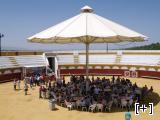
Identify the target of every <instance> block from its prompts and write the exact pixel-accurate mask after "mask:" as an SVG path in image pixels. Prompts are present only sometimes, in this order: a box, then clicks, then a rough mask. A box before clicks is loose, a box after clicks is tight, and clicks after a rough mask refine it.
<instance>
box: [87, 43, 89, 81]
mask: <svg viewBox="0 0 160 120" xmlns="http://www.w3.org/2000/svg"><path fill="white" fill-rule="evenodd" d="M88 78H89V43H86V79H88Z"/></svg>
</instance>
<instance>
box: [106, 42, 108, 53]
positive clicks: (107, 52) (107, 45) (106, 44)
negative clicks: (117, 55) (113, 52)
mask: <svg viewBox="0 0 160 120" xmlns="http://www.w3.org/2000/svg"><path fill="white" fill-rule="evenodd" d="M106 49H107V53H108V43H106Z"/></svg>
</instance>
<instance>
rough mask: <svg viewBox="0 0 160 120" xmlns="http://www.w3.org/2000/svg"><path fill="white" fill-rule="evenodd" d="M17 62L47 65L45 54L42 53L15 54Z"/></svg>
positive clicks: (28, 64)
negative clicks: (30, 54) (29, 54)
mask: <svg viewBox="0 0 160 120" xmlns="http://www.w3.org/2000/svg"><path fill="white" fill-rule="evenodd" d="M15 60H16V62H17V63H18V64H19V66H22V67H27V66H33V67H34V66H35V67H36V66H46V65H47V62H46V59H45V57H44V56H42V55H32V56H28V55H27V56H15Z"/></svg>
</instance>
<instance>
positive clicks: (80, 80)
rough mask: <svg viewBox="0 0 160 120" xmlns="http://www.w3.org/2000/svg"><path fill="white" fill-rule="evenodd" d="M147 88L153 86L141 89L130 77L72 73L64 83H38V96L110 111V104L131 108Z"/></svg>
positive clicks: (66, 105)
mask: <svg viewBox="0 0 160 120" xmlns="http://www.w3.org/2000/svg"><path fill="white" fill-rule="evenodd" d="M150 91H151V92H152V91H153V87H151V88H150V89H148V88H147V86H146V85H145V86H144V87H143V88H140V87H138V86H137V84H136V83H134V84H132V83H131V81H130V80H129V79H125V78H120V77H117V78H115V77H114V76H113V77H112V79H108V78H107V79H106V78H105V77H104V78H102V79H100V78H99V77H97V78H94V77H92V79H87V80H86V79H85V77H84V76H71V78H70V82H67V83H66V81H65V80H64V79H63V80H61V79H59V80H57V81H55V82H51V81H49V82H48V83H47V84H45V85H44V84H42V85H40V87H39V98H44V99H55V100H56V101H57V104H58V105H61V106H64V107H67V108H68V109H69V110H72V109H78V110H85V111H92V112H95V111H110V110H111V109H112V106H115V107H120V108H122V109H124V108H128V109H130V108H131V107H133V105H134V103H135V102H138V101H139V100H140V99H143V96H145V95H146V94H147V93H148V92H150Z"/></svg>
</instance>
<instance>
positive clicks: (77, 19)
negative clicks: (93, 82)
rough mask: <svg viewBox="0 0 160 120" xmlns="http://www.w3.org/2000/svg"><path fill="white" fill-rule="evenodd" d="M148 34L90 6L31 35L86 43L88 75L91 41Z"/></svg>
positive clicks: (35, 38) (42, 39)
mask: <svg viewBox="0 0 160 120" xmlns="http://www.w3.org/2000/svg"><path fill="white" fill-rule="evenodd" d="M145 39H147V37H146V36H144V35H142V34H140V33H137V32H135V31H133V30H130V29H128V28H126V27H124V26H122V25H119V24H117V23H115V22H113V21H110V20H108V19H105V18H103V17H101V16H98V15H96V14H94V13H93V9H92V8H91V7H89V6H85V7H83V8H81V13H80V14H78V15H76V16H74V17H72V18H70V19H68V20H66V21H64V22H61V23H59V24H57V25H54V26H52V27H50V28H48V29H46V30H44V31H42V32H40V33H37V34H35V35H33V36H32V37H29V38H28V40H29V42H36V43H59V44H64V43H84V44H86V76H87V77H88V61H89V60H88V51H89V44H91V43H116V42H124V41H128V42H140V41H144V40H145Z"/></svg>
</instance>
